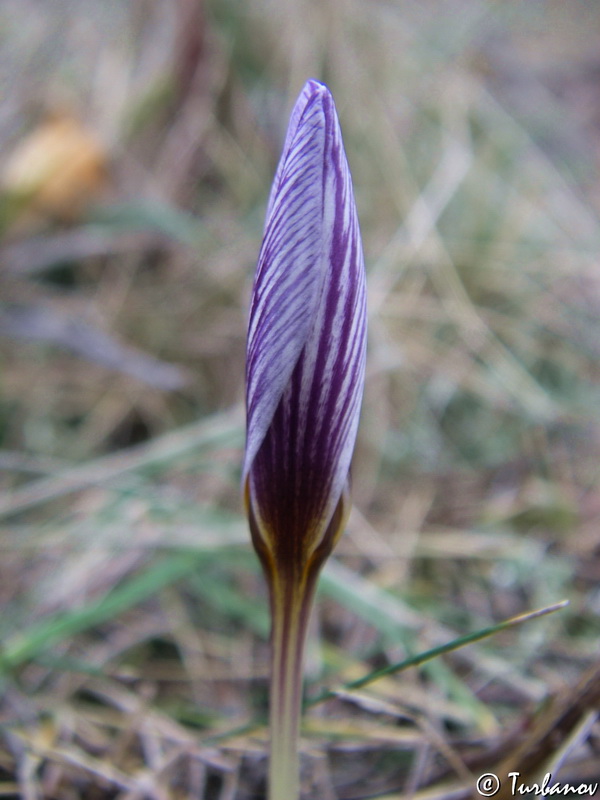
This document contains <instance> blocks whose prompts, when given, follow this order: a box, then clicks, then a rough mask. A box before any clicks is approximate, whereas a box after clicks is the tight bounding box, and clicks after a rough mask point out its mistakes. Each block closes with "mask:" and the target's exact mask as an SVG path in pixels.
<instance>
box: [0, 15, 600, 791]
mask: <svg viewBox="0 0 600 800" xmlns="http://www.w3.org/2000/svg"><path fill="white" fill-rule="evenodd" d="M599 44H600V8H599V7H598V5H597V4H596V3H593V2H592V3H590V2H584V1H583V0H573V1H572V2H569V3H565V2H560V1H559V0H555V1H554V2H552V1H551V0H530V1H529V2H527V3H523V2H513V1H512V0H509V1H508V2H502V3H501V2H494V0H453V1H452V2H450V0H447V1H446V2H444V1H443V0H425V1H423V2H416V1H414V0H413V1H411V0H376V1H375V2H368V1H367V0H327V2H316V0H296V1H295V2H292V0H284V2H274V0H263V1H262V2H259V1H258V0H247V2H240V1H239V0H238V1H236V0H174V1H173V2H171V3H164V2H159V0H131V1H130V2H122V1H119V0H104V2H102V3H93V2H88V1H87V0H59V1H57V2H53V3H44V2H42V1H41V0H2V3H0V86H1V87H2V103H1V105H0V142H1V158H0V492H1V494H0V515H1V517H2V520H1V523H0V524H1V528H0V542H1V543H2V558H1V560H0V602H1V604H2V614H1V616H0V639H1V641H2V649H1V652H0V675H1V681H2V689H3V693H2V696H3V699H2V704H1V706H0V723H1V725H2V727H1V735H2V739H1V742H0V796H2V797H15V798H16V797H19V798H20V797H23V798H27V800H33V799H34V798H57V800H69V798H119V800H125V799H127V800H133V799H134V798H136V800H137V799H138V798H152V800H154V799H156V800H164V799H166V798H206V800H234V799H236V798H237V799H238V800H241V799H242V798H248V800H249V799H250V798H255V800H258V798H261V797H263V796H264V772H265V758H264V753H265V741H266V737H265V730H264V727H262V720H263V719H264V713H265V703H266V692H267V684H266V681H267V636H268V619H267V612H266V606H265V595H264V588H263V584H262V581H261V577H260V575H259V572H258V568H257V565H256V562H255V559H254V556H253V555H252V553H251V552H250V549H249V546H248V536H247V532H246V528H245V523H244V520H243V518H242V516H241V508H240V501H239V473H240V460H241V451H242V447H243V411H242V398H243V372H244V338H245V325H246V318H247V302H248V297H249V290H250V285H251V280H252V276H253V271H254V266H255V262H256V257H257V253H258V248H259V245H260V239H261V233H262V223H263V216H264V210H265V204H266V198H267V194H268V191H269V187H270V182H271V179H272V175H273V172H274V168H275V165H276V162H277V158H278V154H279V150H280V146H281V142H282V137H283V133H284V130H285V125H286V123H287V115H288V112H289V109H290V107H291V104H292V102H293V100H294V99H295V97H296V95H297V93H298V91H299V90H300V88H301V86H302V84H303V83H304V81H305V79H306V78H308V77H316V78H319V79H321V80H324V81H326V82H327V83H328V85H329V86H330V88H331V90H332V91H333V94H334V96H335V98H336V102H337V106H338V111H339V114H340V118H341V122H342V128H343V132H344V137H345V142H346V148H347V152H348V157H349V161H350V165H351V168H352V172H353V177H354V183H355V191H356V196H357V202H358V206H359V213H360V218H361V227H362V233H363V240H364V248H365V255H366V262H367V268H368V279H369V313H370V328H369V361H368V380H367V392H366V397H365V402H364V407H363V417H362V424H361V431H360V435H359V443H358V448H357V453H356V457H355V463H354V471H353V487H354V488H353V492H354V498H355V505H356V508H355V512H354V514H353V516H352V518H351V520H350V524H349V528H348V532H347V534H346V535H345V537H344V538H343V540H342V542H341V544H340V546H339V549H338V551H337V553H336V559H334V561H333V563H332V564H331V565H330V567H329V568H328V570H327V571H326V574H325V575H324V577H323V581H322V591H321V602H320V603H319V608H318V611H317V613H316V615H315V620H314V625H313V627H314V631H313V636H312V644H311V654H310V658H309V665H308V678H309V685H308V690H307V693H308V696H309V698H310V697H311V696H312V697H314V696H316V695H317V694H318V693H319V691H321V690H322V689H323V687H333V688H335V687H340V686H341V685H342V684H343V683H344V682H346V681H350V680H353V679H355V678H358V677H360V676H361V675H364V674H367V673H368V672H369V671H370V670H372V669H376V668H381V667H384V666H386V665H388V664H391V663H395V662H398V661H401V660H402V659H403V658H406V657H409V656H412V655H415V654H416V653H419V652H422V651H425V650H427V649H429V648H432V647H434V646H437V645H440V644H443V643H444V642H447V641H449V640H451V639H453V638H454V637H456V636H459V635H461V634H467V633H470V632H472V631H475V630H477V629H479V628H482V627H485V626H489V625H492V624H493V623H495V622H498V621H500V620H502V619H504V618H506V617H508V616H511V615H514V614H519V613H523V612H525V611H527V610H530V609H532V608H536V607H539V606H543V605H545V604H549V603H553V602H556V601H558V600H560V599H562V598H568V599H569V600H570V606H569V608H568V609H566V610H563V611H561V612H560V613H558V614H555V615H553V616H550V617H547V618H545V619H543V620H538V621H533V622H530V623H528V624H527V625H525V626H523V627H521V628H518V629H515V630H511V631H505V632H503V633H502V634H500V635H498V636H496V637H494V638H492V639H490V640H487V641H486V642H484V643H482V644H479V645H474V646H471V647H469V648H465V649H464V650H461V651H459V652H458V653H456V654H454V655H452V656H445V657H443V658H439V659H437V660H435V661H432V662H430V663H429V664H428V665H426V666H424V667H422V668H419V669H413V670H410V671H407V672H405V673H403V674H402V675H401V676H397V677H387V678H384V679H381V680H379V681H377V682H375V683H373V684H371V685H370V686H369V687H368V688H363V689H361V690H359V691H356V692H341V693H340V696H339V697H338V699H337V700H333V701H332V700H330V701H328V702H327V703H326V704H321V705H319V706H317V707H315V708H314V709H313V710H311V711H310V712H309V713H308V714H307V718H306V724H305V733H306V739H305V747H304V764H305V770H304V778H303V785H304V795H303V796H305V797H306V798H313V797H314V798H322V799H323V800H334V799H335V798H339V799H340V800H352V799H358V798H363V797H385V798H388V800H391V799H392V798H399V797H400V796H403V797H409V796H415V797H427V798H434V797H439V798H443V797H450V796H452V797H454V798H457V797H465V798H466V797H471V796H472V794H473V792H474V776H477V775H478V774H480V773H481V772H485V771H497V772H498V774H501V773H502V771H503V770H504V773H503V774H504V775H506V774H507V772H509V771H514V770H517V771H519V770H520V771H521V772H522V774H523V775H527V776H531V777H532V779H533V777H534V776H535V775H538V774H542V775H543V774H544V771H548V770H551V771H553V773H554V774H558V769H559V767H560V769H561V772H560V779H561V780H562V781H563V783H564V782H566V781H567V780H571V781H573V780H576V781H577V782H581V781H584V780H586V779H588V780H590V781H592V780H593V779H594V778H596V779H598V778H599V777H600V775H599V773H598V766H597V764H598V749H599V742H600V728H599V725H598V722H597V711H598V708H599V706H600V676H599V673H598V669H597V660H598V644H599V635H600V623H599V619H598V614H599V612H600V593H599V591H598V585H599V584H598V582H599V579H600V532H599V530H600V529H599V527H598V514H599V512H600V493H599V491H598V455H597V454H598V446H599V426H598V419H597V416H598V415H597V409H598V400H599V396H598V394H599V393H598V382H597V378H598V368H599V364H600V344H599V343H600V319H599V313H598V311H599V307H600V280H599V273H598V263H597V254H598V250H599V244H600V222H599V218H598V213H599V207H600V182H599V180H598V165H599V160H600V83H599V81H598V77H599V75H600V57H599V55H598V53H600V49H599V47H598V46H599ZM248 726H249V727H248ZM498 796H499V797H501V795H498Z"/></svg>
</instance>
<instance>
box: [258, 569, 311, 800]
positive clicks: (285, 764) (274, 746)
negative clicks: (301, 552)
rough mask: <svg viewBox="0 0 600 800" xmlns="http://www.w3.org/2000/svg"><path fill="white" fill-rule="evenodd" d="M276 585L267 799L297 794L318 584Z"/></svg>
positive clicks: (292, 798) (293, 799)
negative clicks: (304, 690)
mask: <svg viewBox="0 0 600 800" xmlns="http://www.w3.org/2000/svg"><path fill="white" fill-rule="evenodd" d="M277 583H278V584H279V585H278V586H274V587H273V594H272V601H271V613H272V631H271V697H270V713H269V717H270V719H269V727H270V738H271V745H270V759H269V795H268V796H269V800H297V798H298V797H299V792H300V760H299V755H298V740H299V737H300V721H301V715H302V680H303V671H304V670H303V665H304V645H305V641H306V632H307V626H308V620H309V617H310V611H311V608H312V601H313V597H314V588H313V587H307V586H306V584H303V585H301V586H294V587H290V586H287V587H284V586H282V585H281V583H280V582H279V581H277Z"/></svg>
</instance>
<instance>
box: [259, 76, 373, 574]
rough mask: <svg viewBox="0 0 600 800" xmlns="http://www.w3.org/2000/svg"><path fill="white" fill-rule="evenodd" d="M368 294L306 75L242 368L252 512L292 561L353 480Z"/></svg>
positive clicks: (306, 551)
mask: <svg viewBox="0 0 600 800" xmlns="http://www.w3.org/2000/svg"><path fill="white" fill-rule="evenodd" d="M365 296H366V291H365V273H364V264H363V256H362V248H361V241H360V232H359V227H358V219H357V215H356V208H355V203H354V196H353V191H352V181H351V177H350V171H349V168H348V163H347V160H346V155H345V152H344V147H343V142H342V136H341V131H340V127H339V122H338V118H337V114H336V110H335V106H334V102H333V98H332V96H331V94H330V92H329V90H328V89H327V88H326V87H325V86H323V85H322V84H320V83H317V82H316V81H309V82H308V83H307V84H306V86H305V87H304V89H303V91H302V93H301V95H300V97H299V98H298V101H297V103H296V106H295V108H294V110H293V112H292V116H291V120H290V125H289V128H288V132H287V137H286V141H285V145H284V150H283V154H282V156H281V160H280V163H279V166H278V168H277V172H276V175H275V180H274V182H273V188H272V191H271V196H270V199H269V206H268V211H267V219H266V224H265V235H264V239H263V244H262V248H261V252H260V256H259V262H258V268H257V272H256V277H255V282H254V288H253V295H252V306H251V312H250V325H249V331H248V345H247V365H246V392H247V393H246V405H247V439H246V455H245V462H244V482H245V485H246V491H247V498H248V503H249V506H250V513H251V516H252V517H253V519H254V522H255V524H256V526H257V528H258V530H259V531H260V535H261V537H262V538H263V540H264V541H265V544H267V546H268V547H269V548H270V549H271V551H272V552H273V553H274V551H277V552H279V555H280V556H281V558H283V559H292V560H296V563H298V561H297V560H299V561H300V562H302V563H306V559H307V557H309V556H310V554H311V553H312V552H313V551H314V550H315V548H316V547H318V545H319V543H320V540H321V539H322V537H323V535H324V534H325V531H326V529H327V527H328V525H329V522H330V521H331V518H332V516H333V514H334V512H335V509H336V507H337V506H338V504H339V502H340V499H341V497H342V493H343V492H344V487H345V485H346V482H347V477H348V471H349V468H350V460H351V457H352V451H353V448H354V441H355V437H356V430H357V426H358V417H359V412H360V403H361V398H362V391H363V383H364V365H365V343H366V301H365ZM274 554H275V553H274ZM277 560H280V559H279V557H277Z"/></svg>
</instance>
